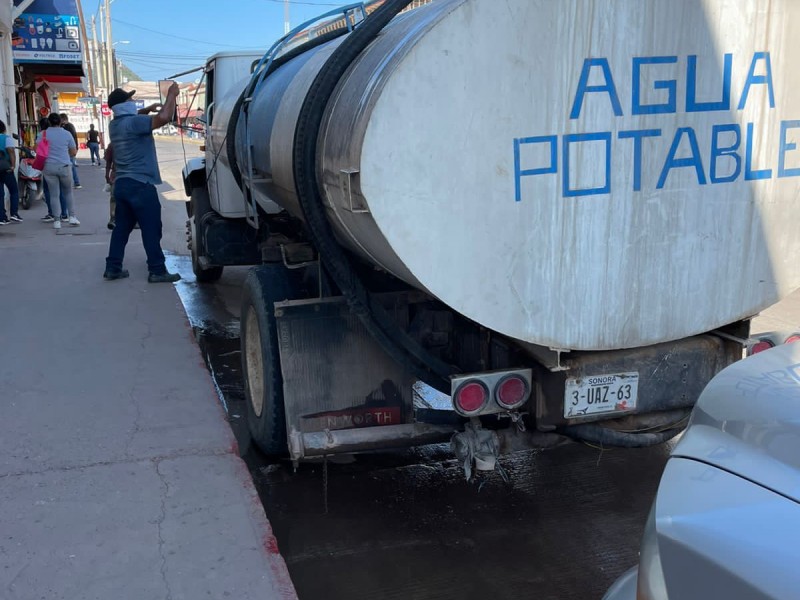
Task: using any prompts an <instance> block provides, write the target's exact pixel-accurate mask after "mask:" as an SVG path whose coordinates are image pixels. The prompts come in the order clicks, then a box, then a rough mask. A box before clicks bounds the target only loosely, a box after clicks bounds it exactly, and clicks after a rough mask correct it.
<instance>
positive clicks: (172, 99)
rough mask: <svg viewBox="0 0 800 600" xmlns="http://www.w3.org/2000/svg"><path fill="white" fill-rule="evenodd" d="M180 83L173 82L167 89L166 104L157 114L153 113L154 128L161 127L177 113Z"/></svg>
mask: <svg viewBox="0 0 800 600" xmlns="http://www.w3.org/2000/svg"><path fill="white" fill-rule="evenodd" d="M178 92H179V88H178V84H177V83H173V84H172V85H171V86H170V87H169V90H167V101H166V102H164V106H162V107H161V110H160V111H159V112H158V114H157V115H153V116H152V117H150V124H151V128H152V129H160V128H161V127H163V126H164V125H166V124H167V123H169V122H170V121H172V117H173V116H174V115H175V103H176V100H177V98H178Z"/></svg>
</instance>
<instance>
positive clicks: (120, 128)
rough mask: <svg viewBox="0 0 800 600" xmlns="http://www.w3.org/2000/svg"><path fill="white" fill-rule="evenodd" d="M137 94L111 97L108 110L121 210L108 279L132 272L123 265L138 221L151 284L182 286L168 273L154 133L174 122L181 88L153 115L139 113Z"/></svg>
mask: <svg viewBox="0 0 800 600" xmlns="http://www.w3.org/2000/svg"><path fill="white" fill-rule="evenodd" d="M134 93H135V90H134V91H131V92H126V91H124V90H122V89H119V88H117V89H115V90H114V91H113V92H111V93H110V94H109V95H108V106H109V108H110V109H111V110H112V111H114V119H113V120H112V121H111V123H110V124H109V126H108V133H109V136H110V137H111V143H112V144H114V164H115V166H116V179H115V180H114V199H115V200H116V203H117V207H116V219H115V224H116V226H115V227H114V231H113V232H112V233H111V244H110V246H109V249H108V258H106V270H105V273H103V277H104V278H105V279H109V280H112V279H123V278H125V277H128V275H129V273H128V271H127V269H123V268H122V260H123V258H124V257H125V246H126V245H127V243H128V238H129V237H130V234H131V231H133V227H134V225H135V224H136V223H137V222H138V223H139V227H140V228H141V230H142V245H144V250H145V252H146V253H147V269H148V271H149V272H150V274H149V275H148V277H147V280H148V281H149V282H150V283H162V282H163V283H168V282H173V281H178V280H179V279H180V278H181V276H180V275H178V274H177V273H168V272H167V267H166V265H165V262H164V253H163V252H162V251H161V203H160V202H159V200H158V192H157V191H156V185H158V184H160V183H161V174H160V173H159V170H158V157H157V156H156V145H155V141H154V140H153V130H154V129H159V128H161V127H163V126H164V125H166V124H167V123H169V122H170V121H171V120H172V118H173V115H174V114H175V102H176V98H177V97H178V84H177V83H173V84H172V86H171V87H170V88H169V91H168V92H167V99H166V101H165V102H164V106H162V107H161V110H160V111H159V112H158V113H157V114H155V115H153V116H149V115H148V114H140V112H144V113H148V112H150V111H151V110H154V109H155V105H154V106H151V107H148V108H147V109H144V110H143V111H138V110H137V108H136V103H135V102H133V101H132V100H131V98H132V97H133V94H134Z"/></svg>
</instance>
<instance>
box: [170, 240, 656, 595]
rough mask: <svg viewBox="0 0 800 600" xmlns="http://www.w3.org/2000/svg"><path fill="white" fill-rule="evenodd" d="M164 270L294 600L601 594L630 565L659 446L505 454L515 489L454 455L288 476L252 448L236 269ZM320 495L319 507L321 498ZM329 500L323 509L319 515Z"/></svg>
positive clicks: (397, 457) (422, 451)
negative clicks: (469, 470)
mask: <svg viewBox="0 0 800 600" xmlns="http://www.w3.org/2000/svg"><path fill="white" fill-rule="evenodd" d="M169 266H170V268H171V269H173V270H174V269H177V270H178V271H179V272H180V273H181V274H182V275H183V276H184V280H183V281H182V282H180V283H178V284H177V285H176V288H177V290H178V293H179V295H180V298H181V301H182V302H183V304H184V307H185V309H186V313H187V315H188V318H189V321H190V323H191V325H192V328H193V329H194V332H195V335H196V337H197V341H198V344H199V345H200V348H201V350H202V353H203V356H204V357H205V360H206V364H207V365H208V368H209V371H210V373H211V375H212V377H213V378H214V381H215V383H216V386H217V390H218V393H219V395H220V401H221V402H222V403H223V405H224V406H225V409H226V411H227V414H228V420H229V421H230V423H231V427H232V428H233V431H234V434H235V435H236V437H237V440H238V441H239V447H240V450H241V452H242V455H243V458H244V459H245V461H246V463H247V465H248V467H249V469H250V472H251V473H252V475H253V479H254V481H255V483H256V487H257V489H258V492H259V495H260V497H261V500H262V502H263V504H264V509H265V511H266V514H267V517H268V519H269V520H270V523H271V524H272V528H273V530H274V532H275V535H276V537H277V539H278V543H279V547H280V550H281V554H282V555H283V556H284V558H285V560H286V563H287V565H288V567H289V571H290V573H291V575H292V580H293V581H294V584H295V586H296V588H297V591H298V594H299V596H300V598H301V600H316V599H320V600H323V599H324V600H339V599H342V600H344V599H348V600H352V599H370V600H373V599H376V598H380V599H398V600H399V599H404V600H405V599H414V600H434V599H436V600H440V599H445V598H454V599H456V598H457V599H472V598H483V597H491V598H492V599H493V600H505V599H509V600H511V599H513V600H518V599H519V598H528V597H535V598H537V599H559V600H570V599H575V600H577V599H580V600H584V599H586V598H599V597H601V596H602V595H603V593H604V591H605V590H606V588H607V587H608V586H609V585H610V584H611V582H613V580H614V579H615V578H616V577H617V576H618V575H619V574H620V573H622V572H623V571H624V570H626V569H627V568H628V567H630V566H631V565H633V564H635V563H636V562H637V560H638V548H639V539H640V536H641V533H642V529H643V526H644V523H645V519H646V516H647V512H648V510H649V507H650V504H651V502H652V499H653V497H654V494H655V491H656V487H657V485H658V480H659V478H660V475H661V471H662V470H663V466H664V463H665V460H666V456H667V453H668V448H667V447H660V448H651V449H642V450H611V451H605V452H600V451H598V450H596V449H594V448H589V447H586V446H583V445H577V444H575V445H570V446H566V447H562V448H559V449H556V450H552V451H547V452H536V451H529V452H520V453H516V454H513V455H510V456H505V457H503V458H502V464H503V467H504V468H505V470H506V471H507V472H508V474H509V476H510V479H511V482H510V483H508V484H507V483H504V482H503V481H502V480H501V479H500V477H499V476H490V477H487V478H485V483H484V485H482V486H481V487H480V488H479V486H477V485H474V484H469V483H467V482H466V481H464V476H463V472H462V470H461V468H460V466H459V465H458V464H457V463H456V461H455V460H454V459H453V457H452V455H451V454H450V451H449V447H448V446H447V445H443V446H427V447H422V448H416V449H412V450H406V451H402V452H381V453H372V454H364V455H359V456H357V457H355V458H353V457H349V458H346V459H344V460H337V461H333V460H329V461H328V464H327V477H325V473H324V470H325V468H324V467H323V464H322V463H321V462H320V461H317V462H311V463H305V464H302V465H300V468H299V469H298V470H297V471H296V472H295V470H294V469H293V468H292V466H291V464H289V463H288V461H277V462H275V461H272V462H271V461H269V460H267V459H266V458H265V457H264V456H263V455H262V454H260V453H259V452H258V451H257V450H256V449H255V448H253V447H252V446H251V444H250V440H249V434H248V432H247V426H246V423H245V410H244V409H245V406H244V401H245V399H244V388H243V383H242V380H241V367H240V359H241V356H240V352H239V323H238V302H239V296H238V294H239V287H240V286H241V282H242V280H243V278H244V273H245V272H246V271H245V270H244V269H238V270H236V269H231V270H230V272H228V270H226V273H225V274H224V275H223V278H222V279H221V280H220V282H218V283H217V284H215V285H198V284H196V283H195V282H194V278H193V276H192V274H191V264H190V262H189V260H188V258H185V257H174V256H173V257H170V258H169ZM326 499H327V503H326ZM326 504H327V512H326V511H325V508H326Z"/></svg>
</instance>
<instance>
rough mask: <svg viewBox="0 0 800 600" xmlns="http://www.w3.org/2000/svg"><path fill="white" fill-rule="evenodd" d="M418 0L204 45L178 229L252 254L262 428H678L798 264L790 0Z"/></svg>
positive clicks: (506, 445)
mask: <svg viewBox="0 0 800 600" xmlns="http://www.w3.org/2000/svg"><path fill="white" fill-rule="evenodd" d="M410 4H412V3H410V2H408V0H387V1H385V2H380V3H375V4H373V5H370V6H366V7H365V6H363V5H360V4H357V5H351V6H348V7H343V8H342V9H340V10H339V11H336V12H335V13H329V14H326V15H323V18H322V19H321V21H320V22H319V23H318V24H316V25H313V26H308V27H304V28H299V30H297V31H294V32H292V33H290V34H289V35H287V36H286V38H284V39H282V40H281V41H280V42H278V43H277V44H276V45H275V46H273V47H272V48H271V49H270V50H269V51H268V52H267V53H266V54H264V55H261V54H258V55H247V54H235V53H234V54H231V53H223V54H218V55H215V56H214V57H212V58H211V59H210V60H209V61H208V63H207V65H206V76H207V106H206V118H207V123H206V125H207V147H206V152H205V158H204V159H197V160H196V161H193V162H191V163H190V164H189V165H188V166H187V168H186V170H185V172H184V177H185V185H186V192H187V195H189V196H190V197H191V200H190V205H189V206H190V211H191V217H190V220H189V223H188V225H189V232H190V236H191V240H190V247H191V250H192V262H193V266H194V270H195V273H196V275H197V279H198V281H200V282H206V283H208V282H213V281H215V280H217V279H218V278H219V277H220V276H221V274H222V270H223V268H224V267H225V266H227V265H257V266H256V267H255V268H253V269H252V270H251V271H250V273H249V275H248V277H247V280H246V284H245V287H244V291H243V300H242V313H241V340H242V364H243V373H244V377H245V378H246V385H245V390H246V395H247V405H248V417H247V418H248V423H249V428H250V431H251V433H252V435H253V438H254V440H255V441H256V443H257V444H258V445H259V446H260V447H261V448H262V449H263V450H264V451H265V452H267V453H270V454H281V453H286V452H288V453H289V455H290V456H291V458H292V459H293V460H295V461H299V460H302V459H304V458H307V457H312V456H319V455H328V454H335V453H337V452H353V451H360V450H369V449H381V448H389V447H397V446H404V445H415V444H423V443H428V442H436V441H444V440H451V443H452V448H453V450H454V452H455V453H456V455H457V456H458V458H459V459H460V460H462V461H463V464H464V465H465V469H466V470H467V472H468V473H471V472H473V469H474V468H475V467H477V468H479V469H491V468H494V466H495V465H496V458H497V456H498V455H499V454H501V453H502V452H504V451H510V450H514V449H517V448H525V447H547V446H553V445H557V444H559V443H562V442H563V441H565V440H583V441H588V442H592V443H597V444H602V445H604V446H613V445H615V446H625V447H637V446H646V445H651V444H658V443H661V442H663V441H665V440H668V439H669V438H671V437H672V436H674V435H676V434H677V433H679V432H680V431H681V430H682V428H683V427H684V426H685V424H686V422H687V419H688V415H689V412H690V410H691V407H692V406H693V404H694V403H695V401H696V399H697V397H698V396H699V394H700V392H701V390H702V389H703V387H704V386H705V385H706V383H707V382H708V381H709V380H710V379H711V378H712V377H713V376H714V375H715V374H716V373H717V372H719V371H720V370H721V369H723V368H724V367H726V366H727V365H729V364H731V363H732V362H734V361H736V360H738V359H740V358H741V357H742V355H743V352H744V351H745V350H746V348H747V346H748V344H750V343H751V341H750V339H749V319H750V318H751V317H752V316H753V315H755V314H757V313H758V312H759V311H761V310H762V309H764V308H766V307H768V306H770V305H772V304H774V303H775V302H777V301H778V300H779V299H781V298H782V297H784V296H786V295H787V294H788V293H790V292H791V291H793V290H794V289H795V288H797V287H798V286H799V285H800V269H798V266H797V257H798V256H799V255H800V252H799V251H800V236H798V235H797V233H796V223H798V221H800V150H799V149H798V146H797V144H798V140H799V139H800V104H799V103H798V102H797V101H796V100H794V101H793V100H792V94H793V93H796V90H798V89H800V71H799V70H798V69H797V68H796V64H797V61H798V59H800V42H798V37H797V35H796V32H797V31H799V30H800V3H798V2H795V1H793V0H741V1H739V2H735V3H731V2H727V1H725V0H682V1H680V2H676V1H675V0H650V1H648V2H641V1H639V0H618V1H615V2H610V1H602V0H564V1H560V2H552V1H550V0H507V1H505V2H497V1H496V0H434V1H433V2H430V3H427V4H425V5H424V6H421V7H419V8H415V9H414V10H403V9H408V8H410V6H409V5H410ZM413 4H414V5H416V4H420V2H414V3H413Z"/></svg>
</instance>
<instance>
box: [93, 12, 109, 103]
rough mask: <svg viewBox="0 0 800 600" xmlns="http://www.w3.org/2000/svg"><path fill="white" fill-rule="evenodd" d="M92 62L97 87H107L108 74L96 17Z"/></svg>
mask: <svg viewBox="0 0 800 600" xmlns="http://www.w3.org/2000/svg"><path fill="white" fill-rule="evenodd" d="M92 40H93V43H92V60H94V64H95V75H96V76H97V77H96V82H95V83H96V84H97V87H100V88H105V87H106V73H105V68H104V67H103V53H102V51H101V48H102V46H101V45H100V38H98V37H97V23H96V22H95V15H92Z"/></svg>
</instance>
